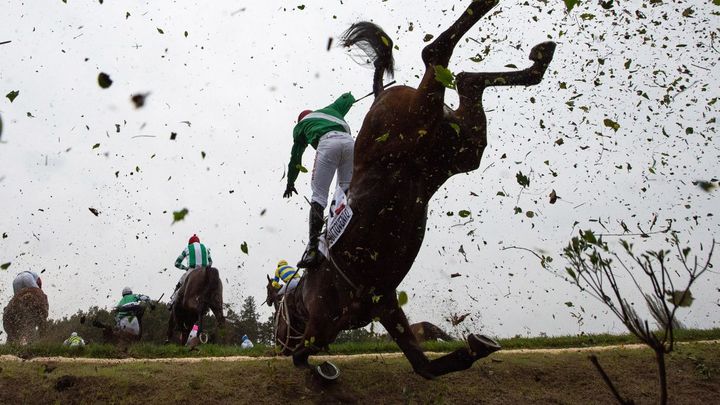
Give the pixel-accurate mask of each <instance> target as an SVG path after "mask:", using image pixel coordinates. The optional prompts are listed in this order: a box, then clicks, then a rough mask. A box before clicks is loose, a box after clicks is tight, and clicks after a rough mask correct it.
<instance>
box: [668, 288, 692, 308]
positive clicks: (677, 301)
mask: <svg viewBox="0 0 720 405" xmlns="http://www.w3.org/2000/svg"><path fill="white" fill-rule="evenodd" d="M667 295H668V299H667V300H668V302H669V303H671V304H673V305H676V306H678V307H689V306H690V305H692V303H693V301H695V298H693V296H692V293H691V292H690V290H685V291H680V290H675V291H672V292H667Z"/></svg>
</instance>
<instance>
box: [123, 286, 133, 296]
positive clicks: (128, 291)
mask: <svg viewBox="0 0 720 405" xmlns="http://www.w3.org/2000/svg"><path fill="white" fill-rule="evenodd" d="M128 294H132V288H130V287H125V288H123V290H122V295H123V297H124V296H126V295H128Z"/></svg>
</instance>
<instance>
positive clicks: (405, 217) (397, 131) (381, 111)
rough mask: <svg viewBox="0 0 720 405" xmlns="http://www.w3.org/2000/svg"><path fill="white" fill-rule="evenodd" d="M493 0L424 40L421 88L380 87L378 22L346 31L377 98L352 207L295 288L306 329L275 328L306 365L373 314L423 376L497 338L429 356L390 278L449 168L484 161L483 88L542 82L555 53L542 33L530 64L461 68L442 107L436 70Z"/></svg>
mask: <svg viewBox="0 0 720 405" xmlns="http://www.w3.org/2000/svg"><path fill="white" fill-rule="evenodd" d="M496 4H497V1H496V0H476V1H473V2H472V3H471V4H470V5H469V7H468V8H467V10H465V11H464V12H463V13H462V15H461V16H460V17H459V18H458V20H457V21H456V22H455V23H454V24H452V25H451V26H450V27H449V28H448V29H447V30H446V31H445V32H443V33H442V34H440V35H439V36H438V37H437V38H436V39H435V40H434V41H433V42H431V43H430V44H429V45H427V46H426V47H425V48H424V49H423V51H422V60H423V62H424V63H425V73H424V76H423V77H422V79H421V81H420V84H419V86H418V88H417V89H414V88H411V87H408V86H395V87H390V88H388V89H386V90H383V84H382V78H383V76H384V73H392V66H393V61H392V47H393V43H392V41H391V40H390V37H389V36H388V35H387V34H386V33H384V32H383V31H382V30H381V29H380V28H379V27H377V26H376V25H374V24H372V23H368V22H362V23H357V24H354V25H353V26H351V27H350V29H348V31H346V32H345V34H344V38H343V44H344V45H345V46H352V45H358V46H359V47H360V48H361V49H364V50H366V51H367V50H369V51H370V52H368V56H370V57H371V58H372V60H373V61H374V65H375V75H374V82H373V89H374V92H375V100H374V102H373V105H372V106H371V107H370V110H369V112H368V113H367V115H366V117H365V120H364V122H363V125H362V128H361V129H360V132H359V134H358V137H357V141H356V143H355V160H354V171H353V179H352V182H351V184H350V189H349V192H348V196H349V200H348V202H349V205H350V207H351V208H352V210H353V212H354V216H353V217H352V220H351V221H350V223H349V225H348V226H347V229H346V230H345V233H344V234H343V235H342V237H340V239H339V240H338V241H337V242H336V243H335V245H334V246H333V247H332V249H331V250H330V252H329V255H328V258H327V259H326V260H325V261H324V262H323V263H321V264H320V265H319V266H317V267H316V268H313V269H308V270H309V271H307V272H306V273H305V276H304V278H303V279H304V286H303V288H302V289H300V288H298V289H296V290H295V291H293V293H294V295H298V296H300V299H298V300H293V302H296V303H300V302H302V309H304V310H305V311H303V312H306V313H307V314H308V315H307V317H306V319H304V320H303V322H302V323H303V324H304V328H303V329H302V337H300V338H299V339H287V338H288V336H289V334H290V333H291V331H288V330H286V331H285V334H286V335H285V336H283V335H279V336H276V338H278V339H279V340H292V341H293V342H294V343H295V346H293V350H292V356H293V362H294V364H295V365H296V366H298V367H308V368H311V367H310V364H309V363H308V357H309V356H310V355H313V354H315V353H317V352H318V351H319V350H320V348H321V347H323V346H325V345H327V344H329V343H331V342H332V341H334V339H335V338H336V337H337V335H338V333H339V332H340V331H341V330H344V329H351V328H357V327H362V326H364V325H367V324H368V323H370V322H371V320H372V319H373V318H379V320H380V322H381V323H382V325H383V326H384V327H385V329H386V330H387V331H388V332H389V333H390V335H391V336H392V338H393V339H394V340H395V341H396V343H397V344H398V345H399V346H400V348H401V349H402V351H403V353H404V354H405V356H406V357H407V358H408V360H409V361H410V363H411V364H412V367H413V369H414V370H415V371H416V372H417V373H419V374H420V375H422V376H423V377H426V378H433V377H436V376H440V375H443V374H446V373H449V372H453V371H459V370H464V369H467V368H469V367H470V366H472V364H473V362H475V361H476V360H478V359H480V358H482V357H485V356H487V355H488V354H490V353H492V352H493V351H495V350H498V349H499V348H500V347H499V345H498V344H497V343H496V342H494V341H493V340H492V339H489V338H486V337H484V336H478V335H474V334H471V335H469V336H468V339H467V342H468V345H469V348H468V347H466V348H462V349H458V350H456V351H455V352H452V353H449V354H447V355H445V356H443V357H440V358H437V359H434V360H429V359H428V358H427V357H426V356H425V355H424V354H423V352H422V349H421V347H420V345H419V344H418V342H417V339H416V338H415V336H414V335H413V333H412V331H411V330H410V327H409V324H408V321H407V318H406V317H405V314H404V312H403V311H402V309H401V308H400V306H399V305H398V301H397V296H396V288H397V287H398V285H399V284H400V282H401V281H402V280H403V278H404V277H405V275H406V274H407V273H408V271H409V270H410V268H411V267H412V265H413V262H414V260H415V257H416V256H417V254H418V251H419V250H420V246H421V245H422V241H423V238H424V234H425V227H426V221H427V209H428V202H429V201H430V199H431V197H432V196H433V194H434V193H435V192H436V191H437V190H438V189H439V188H440V186H441V185H442V184H443V183H444V182H445V181H446V180H447V179H448V178H450V177H451V176H453V175H455V174H458V173H465V172H469V171H472V170H475V169H477V168H478V167H479V166H480V160H481V158H482V154H483V151H484V149H485V147H486V145H487V138H486V118H485V113H484V111H483V105H482V95H483V91H484V90H485V89H486V88H487V87H490V86H529V85H534V84H538V83H540V81H541V80H542V78H543V75H544V73H545V70H546V69H547V68H548V65H549V63H550V61H551V60H552V57H553V53H554V50H555V44H554V43H552V42H545V43H541V44H539V45H536V46H535V47H534V48H533V49H532V50H531V51H530V57H529V58H530V60H531V61H533V64H532V65H531V66H530V67H528V68H526V69H523V70H520V71H517V72H500V73H466V72H462V73H459V74H458V75H457V77H456V88H457V91H458V94H459V96H460V104H459V107H458V108H457V110H454V111H453V110H450V109H449V108H447V107H446V106H445V104H444V94H445V86H444V85H443V84H442V83H441V82H440V81H438V80H437V79H436V71H442V70H443V69H445V68H446V67H447V66H448V63H449V61H450V57H451V55H452V52H453V49H454V47H455V46H456V45H457V43H458V41H459V40H460V38H461V37H462V36H463V35H464V34H465V33H466V32H468V30H470V28H471V27H472V26H473V25H475V23H477V22H478V21H479V20H480V18H482V17H483V16H484V15H485V14H487V13H488V12H489V11H490V9H492V8H493V7H494V6H495V5H496ZM297 317H300V316H297ZM281 321H282V319H281ZM280 323H282V322H280ZM286 323H287V324H294V323H295V321H294V320H293V321H292V322H286ZM280 333H282V332H281V331H280V330H278V334H280Z"/></svg>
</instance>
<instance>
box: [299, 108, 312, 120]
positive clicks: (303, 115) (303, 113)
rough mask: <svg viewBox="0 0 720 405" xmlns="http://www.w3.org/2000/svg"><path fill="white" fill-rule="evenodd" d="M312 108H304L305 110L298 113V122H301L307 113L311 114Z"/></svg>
mask: <svg viewBox="0 0 720 405" xmlns="http://www.w3.org/2000/svg"><path fill="white" fill-rule="evenodd" d="M311 112H312V110H304V111H303V112H301V113H300V115H298V122H300V121H301V120H302V119H303V118H305V116H306V115H308V114H310V113H311Z"/></svg>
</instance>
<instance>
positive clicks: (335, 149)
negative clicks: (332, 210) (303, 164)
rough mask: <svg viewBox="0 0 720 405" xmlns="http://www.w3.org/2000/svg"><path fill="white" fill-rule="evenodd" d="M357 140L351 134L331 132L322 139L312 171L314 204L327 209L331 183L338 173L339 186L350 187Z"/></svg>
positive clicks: (345, 188) (344, 188)
mask: <svg viewBox="0 0 720 405" xmlns="http://www.w3.org/2000/svg"><path fill="white" fill-rule="evenodd" d="M354 153H355V140H353V138H352V136H350V134H348V133H345V132H339V131H330V132H328V133H326V134H325V135H323V136H322V138H320V142H318V147H317V151H316V153H315V164H314V166H313V171H312V182H311V187H312V199H311V200H312V202H316V203H318V204H320V205H322V206H323V208H325V207H327V202H328V193H329V191H330V183H331V182H332V179H333V176H334V175H335V172H336V171H337V185H338V186H340V187H341V188H342V189H343V190H347V189H348V187H350V179H352V172H353V154H354Z"/></svg>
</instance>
